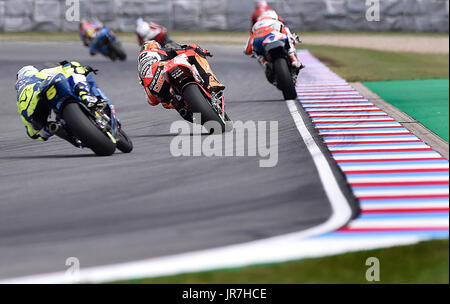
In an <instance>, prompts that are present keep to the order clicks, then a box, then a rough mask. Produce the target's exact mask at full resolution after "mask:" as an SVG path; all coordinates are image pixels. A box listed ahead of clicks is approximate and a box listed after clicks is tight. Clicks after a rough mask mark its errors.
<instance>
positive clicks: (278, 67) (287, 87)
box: [273, 58, 297, 100]
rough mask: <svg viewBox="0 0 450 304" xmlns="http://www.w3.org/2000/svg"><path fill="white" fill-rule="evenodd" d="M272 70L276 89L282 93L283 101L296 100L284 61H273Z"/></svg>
mask: <svg viewBox="0 0 450 304" xmlns="http://www.w3.org/2000/svg"><path fill="white" fill-rule="evenodd" d="M273 69H274V73H275V79H276V81H277V85H278V88H279V89H280V90H281V91H282V92H283V96H284V99H285V100H291V99H297V91H296V89H295V84H294V81H293V80H292V75H291V72H290V71H289V66H288V64H287V61H286V59H284V58H277V59H275V61H274V63H273Z"/></svg>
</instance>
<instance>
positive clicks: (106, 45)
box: [89, 27, 127, 61]
mask: <svg viewBox="0 0 450 304" xmlns="http://www.w3.org/2000/svg"><path fill="white" fill-rule="evenodd" d="M89 52H90V54H91V55H94V54H95V53H97V52H100V53H102V54H103V55H104V56H105V57H108V58H110V59H111V60H112V61H116V60H117V59H119V60H120V61H125V60H126V59H127V54H126V53H125V51H124V50H123V48H122V44H121V43H120V40H119V38H117V37H116V35H115V34H114V33H113V31H111V30H110V29H108V28H107V27H104V28H102V29H101V30H100V31H99V33H98V34H97V37H96V38H95V40H94V41H93V42H92V43H91V44H90V46H89Z"/></svg>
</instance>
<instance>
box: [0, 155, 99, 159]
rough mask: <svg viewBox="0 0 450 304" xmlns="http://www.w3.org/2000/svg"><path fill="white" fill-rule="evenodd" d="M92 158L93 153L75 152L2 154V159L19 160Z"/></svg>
mask: <svg viewBox="0 0 450 304" xmlns="http://www.w3.org/2000/svg"><path fill="white" fill-rule="evenodd" d="M90 157H92V158H94V157H98V156H97V155H95V154H75V155H30V156H27V155H23V156H3V157H0V159H2V160H21V159H62V158H90Z"/></svg>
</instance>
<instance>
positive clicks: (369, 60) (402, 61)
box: [301, 45, 449, 82]
mask: <svg viewBox="0 0 450 304" xmlns="http://www.w3.org/2000/svg"><path fill="white" fill-rule="evenodd" d="M301 48H302V49H308V50H309V51H310V52H311V53H312V54H313V55H315V56H316V57H317V58H319V59H320V60H322V61H323V62H324V63H325V64H326V65H328V66H329V67H330V68H331V69H332V70H333V71H334V72H336V73H337V74H339V75H340V76H342V77H343V78H345V79H346V80H347V81H350V82H357V81H381V80H411V79H435V78H448V75H449V68H448V67H449V57H448V55H444V54H416V53H404V52H387V51H375V50H367V49H360V48H349V47H337V46H321V45H301Z"/></svg>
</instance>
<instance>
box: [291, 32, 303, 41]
mask: <svg viewBox="0 0 450 304" xmlns="http://www.w3.org/2000/svg"><path fill="white" fill-rule="evenodd" d="M292 37H293V38H294V41H296V42H298V43H302V41H301V40H300V37H299V36H298V35H297V34H296V33H292Z"/></svg>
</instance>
